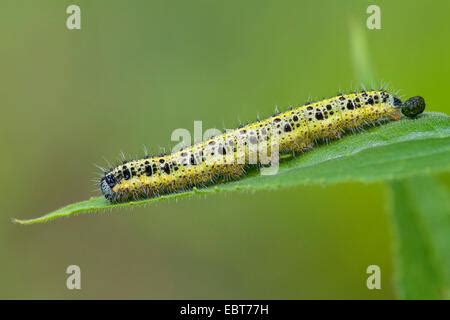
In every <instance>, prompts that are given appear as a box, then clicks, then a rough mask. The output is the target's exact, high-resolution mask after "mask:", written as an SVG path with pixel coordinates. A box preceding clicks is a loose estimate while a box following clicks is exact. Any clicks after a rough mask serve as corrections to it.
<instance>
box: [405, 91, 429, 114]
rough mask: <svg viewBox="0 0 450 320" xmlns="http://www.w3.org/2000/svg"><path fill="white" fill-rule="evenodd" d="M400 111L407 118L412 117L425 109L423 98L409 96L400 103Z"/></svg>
mask: <svg viewBox="0 0 450 320" xmlns="http://www.w3.org/2000/svg"><path fill="white" fill-rule="evenodd" d="M401 108H402V113H403V114H404V115H405V116H407V117H408V118H414V117H416V116H418V115H419V114H421V113H422V112H423V111H424V110H425V99H424V98H422V97H420V96H416V97H412V98H409V99H408V100H406V101H405V102H404V103H403V104H402V105H401Z"/></svg>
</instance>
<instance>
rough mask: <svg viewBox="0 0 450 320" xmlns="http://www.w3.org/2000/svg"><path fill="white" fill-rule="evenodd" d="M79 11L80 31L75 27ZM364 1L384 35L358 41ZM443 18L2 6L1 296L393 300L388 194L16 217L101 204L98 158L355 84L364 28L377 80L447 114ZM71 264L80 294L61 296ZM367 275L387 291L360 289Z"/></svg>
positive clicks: (370, 33) (191, 202) (432, 6)
mask: <svg viewBox="0 0 450 320" xmlns="http://www.w3.org/2000/svg"><path fill="white" fill-rule="evenodd" d="M69 4H77V5H79V6H80V7H81V15H82V29H81V30H75V31H69V30H67V28H66V26H65V23H66V18H67V14H66V8H67V6H68V5H69ZM369 4H378V5H379V6H380V7H381V17H382V30H368V29H367V28H366V18H367V16H368V15H367V14H366V8H367V6H368V5H369ZM449 12H450V2H449V1H447V0H440V1H433V2H432V3H431V2H429V1H411V0H404V1H338V0H329V1H324V0H321V1H317V0H310V1H264V0H257V1H256V0H255V1H210V0H204V1H198V0H192V1H183V0H177V1H164V0H160V1H153V0H152V1H144V0H142V1H112V0H108V1H106V0H96V1H59V0H39V1H32V0H28V1H23V0H22V1H21V0H11V1H7V0H0V40H1V45H0V108H1V126H0V148H1V150H2V155H1V157H0V173H1V177H2V178H1V181H2V183H1V184H0V192H1V193H0V194H1V201H0V263H1V267H0V298H8V299H16V298H27V299H28V298H43V299H47V298H63V299H72V298H87V299H91V298H102V299H103V298H113V299H115V298H125V299H129V298H136V299H144V298H148V299H154V298H155V299H170V298H172V299H181V298H186V299H187V298H192V299H196V298H230V299H231V298H236V299H243V298H254V299H258V298H267V299H300V298H311V299H316V298H332V299H337V298H343V299H345V298H361V299H380V298H394V297H395V291H394V286H393V281H392V276H393V270H392V257H391V251H392V245H391V228H390V224H389V216H388V215H387V214H386V204H385V193H386V189H385V188H384V186H383V185H382V184H375V185H362V184H343V185H337V186H334V187H326V188H323V187H298V188H293V189H289V190H279V191H272V192H268V191H266V192H258V193H232V194H217V195H212V196H208V197H204V198H203V197H197V198H191V199H184V200H180V201H178V202H175V201H173V202H167V203H159V204H156V205H151V206H147V207H143V208H135V209H127V210H116V211H113V212H111V213H108V214H97V215H80V216H77V217H72V218H69V219H61V220H57V221H55V222H52V223H47V224H43V225H34V226H29V227H23V226H18V225H14V224H12V223H11V222H10V219H11V218H12V217H19V218H31V217H36V216H38V215H40V214H43V213H46V212H49V211H51V210H53V209H55V208H57V207H60V206H63V205H66V204H68V203H72V202H76V201H79V200H83V199H86V198H88V197H90V196H93V195H97V194H98V191H96V189H97V186H96V185H95V184H94V183H93V182H92V179H93V178H95V177H96V174H97V173H98V170H97V169H96V168H95V167H94V165H93V164H94V163H97V164H100V165H105V162H104V160H103V157H105V158H106V159H109V160H112V161H116V160H117V159H118V156H119V152H120V150H123V151H124V152H125V153H127V154H131V155H136V156H140V155H142V154H143V152H142V146H143V145H144V144H145V145H146V146H147V147H148V148H149V150H150V151H151V152H152V153H156V152H160V147H165V148H167V149H170V148H171V147H172V146H173V145H174V143H171V142H170V134H171V132H172V131H173V130H174V129H176V128H187V129H189V130H192V129H193V121H194V120H202V121H203V127H204V129H205V128H211V127H217V128H220V129H221V128H222V127H223V126H225V127H228V128H230V127H233V126H235V125H236V124H237V123H238V119H241V120H242V121H248V120H253V119H255V117H256V114H257V113H259V114H260V115H261V116H267V115H269V114H271V113H272V112H273V110H274V107H275V105H278V106H280V107H281V108H284V107H285V106H287V105H289V104H299V103H303V102H304V101H306V100H307V99H308V97H312V98H322V97H325V96H331V95H334V94H336V93H337V92H338V91H339V90H342V91H347V90H349V89H351V88H352V87H353V88H355V87H358V84H359V82H360V80H361V75H360V73H361V70H356V69H355V57H354V55H352V52H353V51H352V48H353V45H354V43H353V44H352V37H353V36H354V35H355V28H356V29H357V30H359V31H358V32H359V35H360V36H361V37H362V38H363V39H365V41H366V44H367V55H368V59H369V60H370V61H371V64H372V67H373V77H374V78H375V79H377V84H378V83H381V82H388V83H390V84H391V85H392V88H395V89H401V90H402V91H401V93H403V94H405V95H406V96H410V95H417V94H420V95H423V96H424V97H425V99H426V100H427V105H428V110H432V111H441V112H450V107H449V106H448V83H449V82H448V79H449V75H450V60H449V57H450V42H449V41H448V35H449V32H450V25H449V23H448V15H449ZM356 34H358V33H356ZM363 72H364V71H363ZM444 179H446V180H447V181H448V180H449V179H448V177H446V178H445V177H444ZM70 264H76V265H79V266H80V267H81V272H82V290H79V291H77V290H73V291H70V290H68V289H67V288H66V285H65V283H66V277H67V275H66V274H65V270H66V267H67V266H68V265H70ZM370 264H377V265H379V266H380V267H381V271H382V290H373V291H370V290H368V289H367V288H366V278H367V275H366V268H367V266H368V265H370Z"/></svg>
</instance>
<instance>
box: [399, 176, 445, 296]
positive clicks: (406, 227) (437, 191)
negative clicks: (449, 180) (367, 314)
mask: <svg viewBox="0 0 450 320" xmlns="http://www.w3.org/2000/svg"><path fill="white" fill-rule="evenodd" d="M391 211H392V219H393V222H394V230H395V246H396V248H395V255H394V257H395V259H396V260H395V263H396V278H397V279H396V281H397V290H398V292H399V296H400V298H403V299H450V192H449V190H447V189H446V187H445V186H444V185H442V184H441V183H439V182H438V181H436V180H434V179H433V178H432V177H416V178H414V179H411V178H410V179H406V180H405V181H396V182H392V183H391Z"/></svg>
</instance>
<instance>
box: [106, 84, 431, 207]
mask: <svg viewBox="0 0 450 320" xmlns="http://www.w3.org/2000/svg"><path fill="white" fill-rule="evenodd" d="M424 109H425V100H424V99H423V98H422V97H420V96H416V97H412V98H410V99H408V100H406V101H405V102H402V101H401V100H400V99H399V98H398V97H397V96H395V95H394V94H391V93H389V92H387V91H385V90H378V91H361V92H355V93H350V94H345V95H344V94H339V95H337V96H335V97H332V98H329V99H325V100H322V101H318V102H310V103H306V104H304V105H302V106H299V107H295V108H290V109H289V110H287V111H285V112H283V113H280V112H277V113H276V114H275V115H273V116H271V117H269V118H267V119H264V120H258V121H256V122H254V123H250V124H248V125H245V126H241V127H240V128H237V129H234V130H231V131H228V132H226V133H223V134H220V135H218V136H215V137H213V138H210V139H208V140H206V141H202V142H199V143H196V144H194V145H192V146H190V147H186V148H184V149H182V150H179V151H176V152H172V153H170V154H166V155H161V156H155V157H148V156H146V157H144V158H143V159H139V160H132V161H124V162H123V163H122V164H121V165H119V166H117V167H115V168H112V169H109V170H107V171H105V172H104V173H103V175H102V178H101V179H100V182H99V186H100V190H101V192H102V194H103V195H104V196H105V198H106V199H108V200H109V201H111V202H112V203H115V202H125V201H131V200H138V199H143V198H150V197H156V196H159V195H162V194H168V193H175V192H181V191H184V190H189V189H192V188H194V187H206V186H208V185H211V184H215V183H218V182H221V181H227V180H234V179H238V178H240V177H242V176H243V175H244V174H245V173H246V170H247V169H248V168H249V167H251V166H258V165H259V166H261V165H267V164H268V163H267V162H266V163H262V161H260V160H258V159H257V160H256V162H253V163H250V162H249V158H250V156H251V153H250V151H249V150H250V149H251V148H252V146H254V145H258V146H261V147H264V148H266V150H268V152H269V153H270V152H272V153H274V152H275V150H276V149H275V148H274V144H273V141H276V142H277V144H276V147H277V149H278V150H277V152H278V153H280V154H284V153H294V154H295V153H302V152H306V151H307V150H309V149H311V148H312V147H314V145H315V144H316V143H317V142H318V141H323V140H327V141H328V140H333V139H338V138H340V137H341V136H342V134H343V133H345V132H348V131H353V130H354V129H358V128H361V127H364V126H367V125H376V124H378V123H385V122H388V121H395V120H399V119H400V118H401V114H403V115H404V116H406V117H409V118H414V117H416V116H417V115H419V114H420V113H422V112H423V111H424ZM242 150H243V151H242ZM269 164H270V161H269Z"/></svg>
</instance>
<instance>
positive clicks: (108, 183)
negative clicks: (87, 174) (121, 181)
mask: <svg viewBox="0 0 450 320" xmlns="http://www.w3.org/2000/svg"><path fill="white" fill-rule="evenodd" d="M115 185H116V178H115V177H114V175H113V174H112V173H108V174H106V175H105V176H104V177H103V178H102V179H101V180H100V190H101V191H102V193H103V195H104V196H105V198H106V199H108V200H113V199H114V195H115V192H114V191H113V190H112V188H113V187H114V186H115Z"/></svg>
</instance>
